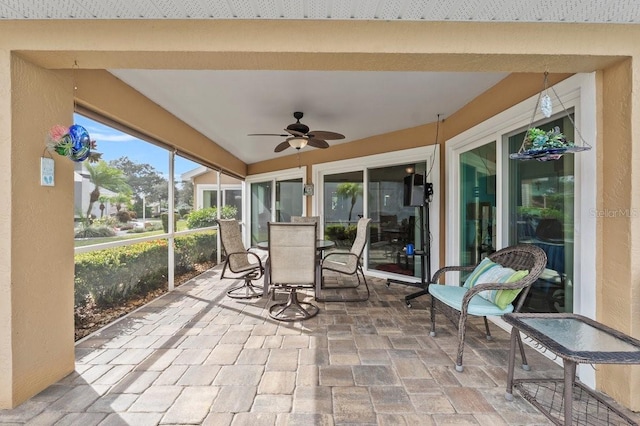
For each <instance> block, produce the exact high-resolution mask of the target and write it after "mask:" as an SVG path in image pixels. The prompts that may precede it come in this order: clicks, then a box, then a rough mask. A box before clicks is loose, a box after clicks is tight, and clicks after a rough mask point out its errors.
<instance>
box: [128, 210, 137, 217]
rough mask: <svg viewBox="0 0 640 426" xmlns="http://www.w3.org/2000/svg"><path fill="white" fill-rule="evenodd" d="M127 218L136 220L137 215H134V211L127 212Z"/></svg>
mask: <svg viewBox="0 0 640 426" xmlns="http://www.w3.org/2000/svg"><path fill="white" fill-rule="evenodd" d="M129 217H130V218H131V219H137V218H138V213H136V212H135V211H134V210H129Z"/></svg>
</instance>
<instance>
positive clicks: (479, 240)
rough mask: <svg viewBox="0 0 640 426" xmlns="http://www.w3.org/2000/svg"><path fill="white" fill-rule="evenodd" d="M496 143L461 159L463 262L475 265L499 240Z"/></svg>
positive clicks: (462, 155) (461, 245)
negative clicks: (497, 239)
mask: <svg viewBox="0 0 640 426" xmlns="http://www.w3.org/2000/svg"><path fill="white" fill-rule="evenodd" d="M495 217H496V143H495V142H491V143H488V144H486V145H482V146H480V147H478V148H475V149H472V150H470V151H467V152H464V153H462V154H461V155H460V261H461V262H462V263H461V264H462V265H475V264H477V263H479V262H480V261H481V260H482V258H484V257H486V256H487V255H488V254H490V253H493V252H494V251H495V249H494V247H495V246H494V242H495V239H496V233H495V232H496V226H495Z"/></svg>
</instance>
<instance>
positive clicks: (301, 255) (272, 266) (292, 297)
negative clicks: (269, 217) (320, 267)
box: [267, 222, 318, 321]
mask: <svg viewBox="0 0 640 426" xmlns="http://www.w3.org/2000/svg"><path fill="white" fill-rule="evenodd" d="M317 226H318V225H317V224H316V223H283V222H277V223H274V222H269V259H268V260H267V261H268V262H269V265H268V268H267V269H268V271H269V277H268V279H269V287H270V288H269V290H268V291H270V292H271V291H272V290H274V289H278V288H279V289H284V290H286V291H287V292H288V293H289V296H288V298H287V300H286V301H285V302H280V303H274V304H272V305H271V306H270V307H269V316H270V317H271V318H273V319H276V320H279V321H298V320H306V319H309V318H311V317H314V316H315V315H317V314H318V307H317V306H316V305H314V304H312V303H309V302H304V301H301V300H299V299H298V290H299V289H302V288H311V289H313V288H314V287H315V283H316V279H317V261H316V227H317Z"/></svg>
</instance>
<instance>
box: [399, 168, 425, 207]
mask: <svg viewBox="0 0 640 426" xmlns="http://www.w3.org/2000/svg"><path fill="white" fill-rule="evenodd" d="M403 195H404V197H403V200H404V205H405V206H407V207H409V206H411V207H418V206H423V205H424V202H425V195H426V194H425V191H424V176H423V175H419V174H412V175H409V176H406V177H405V178H404V194H403Z"/></svg>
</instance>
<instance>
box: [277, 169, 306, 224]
mask: <svg viewBox="0 0 640 426" xmlns="http://www.w3.org/2000/svg"><path fill="white" fill-rule="evenodd" d="M302 198H303V197H302V178H299V179H289V180H279V181H277V182H276V222H291V216H302Z"/></svg>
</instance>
